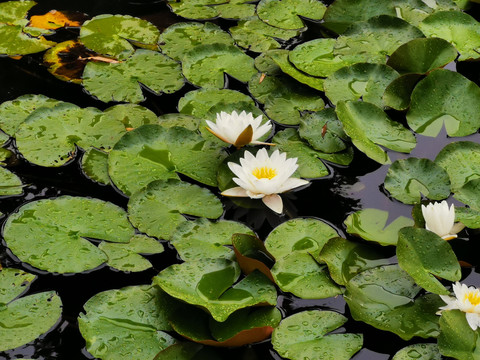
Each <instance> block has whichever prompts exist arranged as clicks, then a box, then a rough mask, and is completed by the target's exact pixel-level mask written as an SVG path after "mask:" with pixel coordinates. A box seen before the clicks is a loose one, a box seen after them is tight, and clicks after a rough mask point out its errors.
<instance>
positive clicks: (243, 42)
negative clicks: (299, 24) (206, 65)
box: [229, 17, 300, 52]
mask: <svg viewBox="0 0 480 360" xmlns="http://www.w3.org/2000/svg"><path fill="white" fill-rule="evenodd" d="M229 31H230V33H231V34H232V37H233V38H234V39H235V42H236V43H237V45H238V46H241V47H243V48H245V49H247V50H250V51H255V52H264V51H268V50H271V49H278V48H280V47H281V44H282V42H283V41H286V40H290V39H291V38H293V37H295V36H298V35H299V34H300V31H298V30H288V29H279V28H278V27H274V26H270V25H268V24H267V23H265V22H263V21H262V20H260V19H259V18H258V17H251V18H248V19H245V20H241V21H239V22H238V24H237V26H233V27H231V28H230V29H229Z"/></svg>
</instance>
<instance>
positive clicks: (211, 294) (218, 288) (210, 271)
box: [153, 258, 277, 322]
mask: <svg viewBox="0 0 480 360" xmlns="http://www.w3.org/2000/svg"><path fill="white" fill-rule="evenodd" d="M239 276H240V269H239V267H238V265H237V263H236V262H233V261H231V260H227V259H211V258H201V259H196V260H191V261H188V262H185V263H182V264H179V265H178V264H177V265H171V266H169V267H168V268H166V269H165V270H163V271H161V272H160V274H158V275H157V276H156V277H155V278H154V279H153V281H154V283H155V284H157V285H158V286H160V287H161V288H162V289H163V290H164V291H165V292H166V293H168V294H169V295H171V296H173V297H175V298H177V299H180V300H183V301H185V302H187V303H189V304H192V305H196V306H200V307H201V308H203V309H205V310H206V311H208V312H209V313H210V314H211V315H212V317H213V318H214V319H215V320H216V321H220V322H223V321H225V320H227V318H228V317H229V316H230V314H232V313H233V312H235V311H236V310H239V309H243V308H246V307H249V306H254V305H264V306H265V305H275V304H276V299H277V291H276V290H275V286H274V285H273V284H272V283H271V282H270V280H269V279H268V278H267V277H266V276H265V275H263V274H262V273H260V272H258V271H255V272H253V273H251V274H249V275H247V276H246V277H245V278H243V279H242V280H240V281H239V282H237V280H238V279H239ZM234 284H235V285H234Z"/></svg>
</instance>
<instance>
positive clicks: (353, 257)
mask: <svg viewBox="0 0 480 360" xmlns="http://www.w3.org/2000/svg"><path fill="white" fill-rule="evenodd" d="M320 260H321V261H323V262H325V263H326V264H327V266H328V270H329V272H330V276H331V277H332V279H333V280H334V281H335V282H336V283H337V284H339V285H346V284H347V282H348V281H349V280H350V279H351V278H353V277H354V276H355V275H357V274H358V273H361V272H362V271H365V270H367V269H371V268H374V267H377V266H380V265H387V264H389V261H388V259H387V258H385V255H384V254H382V253H380V252H379V251H377V250H376V249H374V248H372V247H370V246H368V245H366V244H362V243H355V242H352V241H348V240H346V239H343V238H341V237H334V238H332V239H330V240H328V242H327V243H326V244H325V245H324V246H323V248H322V250H321V251H320Z"/></svg>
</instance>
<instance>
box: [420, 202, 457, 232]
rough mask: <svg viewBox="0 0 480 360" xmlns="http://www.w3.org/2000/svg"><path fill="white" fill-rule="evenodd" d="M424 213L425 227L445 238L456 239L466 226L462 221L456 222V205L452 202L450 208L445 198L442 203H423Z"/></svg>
mask: <svg viewBox="0 0 480 360" xmlns="http://www.w3.org/2000/svg"><path fill="white" fill-rule="evenodd" d="M422 214H423V218H424V219H425V228H426V229H427V230H430V231H432V232H434V233H435V234H437V235H438V236H440V237H441V238H443V239H445V240H451V239H455V238H456V237H457V235H456V234H457V233H458V232H459V231H461V230H462V229H463V228H464V227H465V226H464V225H463V224H462V223H457V224H454V222H455V207H454V206H453V204H452V205H451V206H450V208H449V207H448V203H447V202H446V201H445V200H443V201H442V202H441V203H438V202H436V203H431V204H428V205H427V206H425V205H422Z"/></svg>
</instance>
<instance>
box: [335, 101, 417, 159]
mask: <svg viewBox="0 0 480 360" xmlns="http://www.w3.org/2000/svg"><path fill="white" fill-rule="evenodd" d="M336 112H337V116H338V118H339V120H340V121H341V122H342V124H343V129H344V130H345V133H346V134H347V135H348V136H350V138H351V139H352V142H353V144H354V145H355V146H356V147H357V148H358V149H359V150H360V151H362V152H364V153H365V154H366V155H367V156H368V157H369V158H371V159H373V160H375V161H377V162H379V163H381V164H386V163H389V162H390V159H389V157H388V155H387V154H386V153H385V152H384V151H383V150H382V149H381V148H380V147H379V146H378V145H382V146H385V147H386V148H388V149H391V150H394V151H400V152H406V153H408V152H410V151H411V150H412V149H413V148H414V147H415V145H416V140H415V137H414V136H413V134H412V133H411V132H410V131H409V130H407V129H405V128H404V127H403V126H402V125H401V124H400V123H398V122H395V121H392V120H390V118H389V117H388V116H387V114H385V113H384V112H383V111H382V109H380V108H379V107H377V106H375V105H374V104H370V103H367V102H358V101H347V102H343V101H341V102H339V103H338V104H337V108H336ZM377 144H378V145H377Z"/></svg>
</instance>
